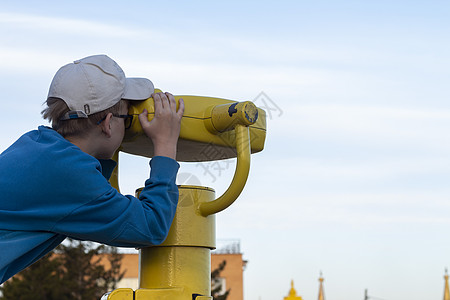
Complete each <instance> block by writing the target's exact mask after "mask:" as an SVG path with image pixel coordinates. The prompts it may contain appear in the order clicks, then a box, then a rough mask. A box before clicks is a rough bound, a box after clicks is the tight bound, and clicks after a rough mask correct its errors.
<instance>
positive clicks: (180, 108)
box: [177, 98, 184, 118]
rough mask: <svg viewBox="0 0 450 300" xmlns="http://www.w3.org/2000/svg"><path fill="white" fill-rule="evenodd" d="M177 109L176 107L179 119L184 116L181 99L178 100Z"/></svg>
mask: <svg viewBox="0 0 450 300" xmlns="http://www.w3.org/2000/svg"><path fill="white" fill-rule="evenodd" d="M179 103H180V105H179V107H178V111H177V115H178V116H179V117H180V118H181V117H182V116H183V114H184V100H183V98H180V100H179Z"/></svg>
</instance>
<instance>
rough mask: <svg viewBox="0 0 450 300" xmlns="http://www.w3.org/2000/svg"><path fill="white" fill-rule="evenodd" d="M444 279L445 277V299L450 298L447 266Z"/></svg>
mask: <svg viewBox="0 0 450 300" xmlns="http://www.w3.org/2000/svg"><path fill="white" fill-rule="evenodd" d="M444 279H445V287H444V300H450V292H449V288H448V273H447V268H445V275H444Z"/></svg>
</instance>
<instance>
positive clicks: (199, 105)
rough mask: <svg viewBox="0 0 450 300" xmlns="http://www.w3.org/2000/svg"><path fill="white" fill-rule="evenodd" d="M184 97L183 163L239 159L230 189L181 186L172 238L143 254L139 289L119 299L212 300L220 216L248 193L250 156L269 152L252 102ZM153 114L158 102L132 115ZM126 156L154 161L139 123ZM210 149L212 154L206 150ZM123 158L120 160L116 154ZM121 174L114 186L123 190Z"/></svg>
mask: <svg viewBox="0 0 450 300" xmlns="http://www.w3.org/2000/svg"><path fill="white" fill-rule="evenodd" d="M180 98H183V100H184V103H185V112H184V115H183V118H182V120H181V130H180V137H179V140H178V145H177V147H178V151H177V160H178V161H183V162H203V161H215V160H221V159H226V158H233V157H236V158H237V163H236V170H235V173H234V177H233V179H232V181H231V184H230V186H229V187H228V189H227V190H226V191H225V192H224V194H223V195H221V196H220V197H218V198H216V197H215V192H214V190H213V189H211V188H208V187H203V186H189V185H181V186H179V187H178V188H179V192H180V196H179V201H178V207H177V212H176V214H175V218H174V221H173V223H172V226H171V228H170V231H169V235H168V237H167V239H166V240H165V241H164V243H162V244H161V245H159V246H153V247H147V248H142V249H140V253H139V264H140V265H139V288H138V289H137V290H136V291H133V290H132V289H129V288H121V289H116V290H114V291H113V292H111V293H110V294H109V296H108V297H107V299H114V300H144V299H145V300H152V299H158V300H163V299H167V300H169V299H170V300H207V299H208V300H209V299H212V297H211V253H210V251H211V249H215V242H216V238H215V214H216V213H217V212H219V211H222V210H224V209H226V208H227V207H228V206H230V205H231V204H232V203H233V202H234V201H235V200H236V199H237V197H238V196H239V194H240V193H241V191H242V190H243V188H244V186H245V183H246V181H247V177H248V174H249V169H250V154H251V153H256V152H259V151H261V150H263V148H264V141H265V137H266V116H265V112H264V110H262V109H260V108H257V107H256V106H255V104H253V103H252V102H250V101H246V102H236V101H231V100H225V99H219V98H211V97H199V96H175V99H176V101H177V105H178V100H179V99H180ZM144 109H147V110H148V112H149V120H151V119H152V118H153V116H154V112H155V109H154V102H153V99H152V98H149V99H147V100H145V101H142V102H140V103H138V104H137V105H133V106H132V107H131V108H130V111H129V114H133V115H136V114H139V113H141V112H142V111H143V110H144ZM119 150H120V151H123V152H126V153H131V154H135V155H141V156H145V157H152V156H153V145H152V143H151V140H150V139H149V138H147V137H146V136H145V134H144V133H143V131H142V128H141V125H140V123H139V120H138V118H133V124H132V126H131V128H130V129H129V130H127V132H126V134H125V138H124V141H123V143H122V145H121V147H120V149H119ZM205 150H206V151H205ZM116 159H118V155H116ZM117 178H118V176H117V171H116V172H115V173H114V174H113V177H112V178H111V183H112V185H113V186H115V187H116V188H117V189H118V179H117Z"/></svg>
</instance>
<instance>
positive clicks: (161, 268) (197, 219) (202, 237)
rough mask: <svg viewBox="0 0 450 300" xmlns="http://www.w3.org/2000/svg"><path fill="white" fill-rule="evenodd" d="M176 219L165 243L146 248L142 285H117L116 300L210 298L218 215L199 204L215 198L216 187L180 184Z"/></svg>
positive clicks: (142, 253) (142, 259)
mask: <svg viewBox="0 0 450 300" xmlns="http://www.w3.org/2000/svg"><path fill="white" fill-rule="evenodd" d="M179 192H180V197H179V201H178V207H177V212H176V215H175V219H174V221H173V223H172V226H171V228H170V232H169V235H168V236H167V239H166V240H165V241H164V243H163V244H161V245H159V246H154V247H148V248H142V249H140V254H139V289H137V290H136V291H134V292H133V290H131V289H117V290H115V291H113V292H112V293H111V294H110V295H109V297H108V299H114V300H119V299H120V300H132V299H133V300H156V299H158V300H163V299H164V300H165V299H167V300H169V299H170V300H182V299H183V300H210V299H212V297H211V296H210V294H211V253H210V251H211V249H214V248H215V215H214V214H212V215H209V216H206V217H205V216H202V215H201V214H200V211H199V207H200V206H201V204H202V203H205V202H210V201H213V200H214V198H215V193H214V190H212V189H210V188H207V187H202V186H180V187H179Z"/></svg>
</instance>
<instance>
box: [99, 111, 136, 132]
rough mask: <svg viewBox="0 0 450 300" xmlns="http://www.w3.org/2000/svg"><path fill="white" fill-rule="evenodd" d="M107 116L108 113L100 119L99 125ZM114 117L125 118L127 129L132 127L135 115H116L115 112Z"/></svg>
mask: <svg viewBox="0 0 450 300" xmlns="http://www.w3.org/2000/svg"><path fill="white" fill-rule="evenodd" d="M107 116H108V115H106V116H104V117H103V118H102V119H101V120H100V121H98V122H97V125H100V124H101V123H102V122H103V121H105V120H106V117H107ZM113 117H116V118H122V119H124V124H125V129H129V128H130V127H131V124H133V115H116V114H113Z"/></svg>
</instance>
